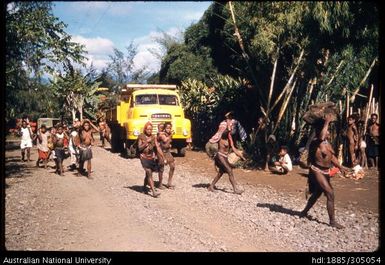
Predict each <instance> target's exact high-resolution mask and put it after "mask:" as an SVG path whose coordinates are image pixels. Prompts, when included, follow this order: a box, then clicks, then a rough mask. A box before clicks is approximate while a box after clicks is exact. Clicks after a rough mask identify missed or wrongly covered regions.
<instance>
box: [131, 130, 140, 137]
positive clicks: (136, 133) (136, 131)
mask: <svg viewBox="0 0 385 265" xmlns="http://www.w3.org/2000/svg"><path fill="white" fill-rule="evenodd" d="M132 134H133V135H135V136H139V134H140V132H139V130H136V129H135V130H134V132H133V133H132Z"/></svg>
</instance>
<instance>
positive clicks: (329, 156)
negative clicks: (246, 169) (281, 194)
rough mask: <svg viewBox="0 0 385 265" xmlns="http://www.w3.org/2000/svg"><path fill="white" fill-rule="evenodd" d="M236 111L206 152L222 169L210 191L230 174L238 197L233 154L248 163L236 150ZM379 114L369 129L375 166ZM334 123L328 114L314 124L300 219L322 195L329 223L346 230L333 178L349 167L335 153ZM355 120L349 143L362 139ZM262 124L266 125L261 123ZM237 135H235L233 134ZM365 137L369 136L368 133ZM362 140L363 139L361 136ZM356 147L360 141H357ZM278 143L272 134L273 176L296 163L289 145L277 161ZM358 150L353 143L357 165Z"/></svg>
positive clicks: (269, 150) (268, 144)
mask: <svg viewBox="0 0 385 265" xmlns="http://www.w3.org/2000/svg"><path fill="white" fill-rule="evenodd" d="M232 116H233V114H232V112H230V113H227V114H226V115H225V117H226V120H225V121H223V122H221V123H220V125H219V128H218V131H217V132H216V134H215V135H214V136H213V137H212V138H211V139H210V140H209V141H208V143H207V144H206V152H207V154H208V155H209V157H211V158H212V159H213V160H214V163H215V166H216V167H217V168H218V174H217V175H216V176H215V178H214V180H213V181H212V183H211V184H210V186H209V187H208V190H209V191H214V189H215V184H216V183H217V181H218V180H219V179H220V178H221V176H222V175H223V174H224V173H227V174H228V175H229V178H230V182H231V184H232V186H233V190H234V193H235V194H241V193H242V192H243V190H240V189H239V187H238V186H237V184H236V181H235V178H234V174H233V170H232V167H231V165H230V163H229V160H228V157H229V154H230V152H231V149H232V151H233V152H234V153H235V154H236V155H237V156H238V157H240V158H241V159H243V160H245V157H244V156H243V153H242V152H241V151H240V150H238V149H237V148H236V147H235V144H234V140H233V136H232V135H233V134H234V130H233V129H234V124H237V123H238V124H239V122H238V121H236V120H235V119H233V117H232ZM377 118H378V116H377V114H372V115H371V121H370V124H369V126H368V134H367V137H368V138H367V139H368V149H369V150H368V156H369V157H370V158H374V161H373V162H372V163H373V164H372V165H373V166H374V165H375V166H377V165H378V151H379V150H378V148H379V124H378V122H377ZM332 120H333V116H332V115H331V114H326V115H325V116H324V118H323V119H319V120H318V121H317V122H316V123H314V124H313V125H312V126H313V131H314V137H312V138H311V139H310V141H309V152H308V159H307V160H308V161H307V163H308V165H309V174H308V192H309V193H310V194H311V196H310V198H309V199H308V201H307V204H306V206H305V208H304V209H303V211H301V212H300V213H299V215H300V217H307V215H308V212H309V210H310V209H311V208H312V207H313V206H314V204H315V203H316V201H317V200H318V199H319V197H320V196H321V195H322V194H325V196H326V198H327V203H326V206H327V212H328V215H329V224H330V226H332V227H335V228H337V229H341V228H343V226H342V225H341V224H339V223H338V222H337V221H336V218H335V209H334V190H333V187H332V185H331V182H330V178H331V177H332V176H333V175H334V174H335V173H336V172H338V171H339V172H341V173H342V174H344V175H345V174H347V172H348V168H346V167H344V166H342V165H341V164H340V163H339V161H338V159H337V157H336V154H335V151H334V149H333V147H332V145H331V143H330V132H329V127H330V123H331V122H332ZM354 122H355V120H353V119H352V117H349V127H348V129H347V138H348V141H350V142H349V143H352V141H353V140H355V139H356V138H357V141H358V139H359V137H357V136H358V135H359V133H358V132H357V130H356V128H355V127H354V126H355V125H354V124H355V123H354ZM260 124H262V122H261V123H260ZM232 133H233V134H232ZM364 135H365V134H364ZM361 141H363V138H362V136H361ZM354 144H356V142H354ZM276 145H277V141H276V138H275V136H274V135H270V136H269V137H268V139H267V141H266V149H267V150H266V155H267V159H266V167H268V168H269V169H270V171H271V172H272V173H276V174H287V173H288V172H290V171H291V170H292V168H293V166H292V161H291V159H290V156H289V154H288V147H287V146H280V148H279V149H278V153H277V159H274V149H275V148H276ZM357 149H358V148H356V147H355V148H352V146H351V145H350V144H349V151H350V157H351V161H352V162H353V163H352V165H354V163H357V160H356V159H355V156H354V153H352V151H354V152H355V151H356V150H357Z"/></svg>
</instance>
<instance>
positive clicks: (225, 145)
mask: <svg viewBox="0 0 385 265" xmlns="http://www.w3.org/2000/svg"><path fill="white" fill-rule="evenodd" d="M231 126H232V125H231V124H228V126H227V128H226V129H225V130H224V131H223V132H222V134H221V138H220V140H219V142H218V152H217V153H216V155H215V156H214V162H215V165H216V166H217V167H218V168H219V171H218V174H217V175H216V177H215V178H214V180H213V182H212V183H211V184H210V186H209V187H208V190H209V191H212V192H213V191H214V189H215V184H216V183H217V182H218V180H219V179H220V178H221V177H222V175H223V174H224V173H227V174H228V175H229V179H230V183H231V185H232V186H233V190H234V193H235V194H242V193H243V190H241V189H239V188H238V186H237V183H236V182H235V178H234V174H233V169H232V168H231V165H230V163H229V160H228V155H229V153H230V148H232V150H233V151H234V153H235V154H236V155H237V156H239V157H240V158H242V159H243V160H246V159H245V158H244V156H243V155H242V153H241V152H240V151H239V150H238V149H237V148H235V146H234V143H233V139H232V137H231V130H232V128H231Z"/></svg>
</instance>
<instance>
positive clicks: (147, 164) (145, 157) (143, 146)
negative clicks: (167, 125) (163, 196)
mask: <svg viewBox="0 0 385 265" xmlns="http://www.w3.org/2000/svg"><path fill="white" fill-rule="evenodd" d="M138 149H139V153H140V162H141V164H142V167H143V169H144V171H145V173H146V177H145V179H144V185H143V191H144V192H146V189H147V184H149V185H150V187H151V191H152V196H153V197H154V198H156V197H158V196H159V195H160V192H158V191H156V190H155V186H154V180H153V179H152V172H156V171H159V164H158V162H157V158H158V157H159V159H161V160H163V161H164V157H163V156H162V150H161V149H160V147H159V144H158V142H157V141H156V137H155V135H152V124H151V122H147V123H146V124H145V125H144V128H143V133H142V134H140V135H139V137H138Z"/></svg>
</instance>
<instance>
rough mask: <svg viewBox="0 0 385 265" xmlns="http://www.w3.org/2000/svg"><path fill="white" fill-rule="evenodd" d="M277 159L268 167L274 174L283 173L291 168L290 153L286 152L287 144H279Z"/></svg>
mask: <svg viewBox="0 0 385 265" xmlns="http://www.w3.org/2000/svg"><path fill="white" fill-rule="evenodd" d="M278 157H279V159H278V161H275V162H274V166H272V167H269V169H270V171H271V172H272V173H274V174H280V175H285V174H287V173H289V172H290V171H292V170H293V165H292V162H291V158H290V155H289V154H288V148H287V146H284V145H283V146H281V147H280V148H279V153H278Z"/></svg>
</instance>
